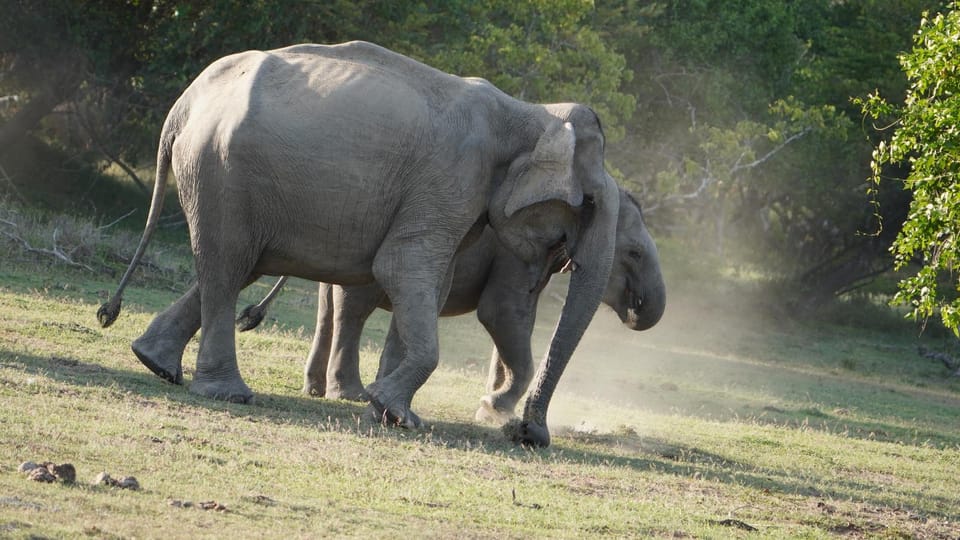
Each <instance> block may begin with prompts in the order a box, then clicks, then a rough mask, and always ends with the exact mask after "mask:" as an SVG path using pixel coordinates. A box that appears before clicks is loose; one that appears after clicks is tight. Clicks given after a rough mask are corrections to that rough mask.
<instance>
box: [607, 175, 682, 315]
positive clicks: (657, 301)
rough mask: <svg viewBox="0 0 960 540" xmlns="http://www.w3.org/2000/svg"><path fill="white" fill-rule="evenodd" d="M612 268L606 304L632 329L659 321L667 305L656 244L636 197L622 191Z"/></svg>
mask: <svg viewBox="0 0 960 540" xmlns="http://www.w3.org/2000/svg"><path fill="white" fill-rule="evenodd" d="M613 260H614V263H613V269H612V270H611V272H610V281H609V282H608V284H607V289H606V291H604V293H603V303H605V304H607V305H608V306H610V307H611V308H613V311H614V312H615V313H616V314H617V316H618V317H620V320H621V321H623V324H624V326H626V327H627V328H629V329H631V330H646V329H648V328H651V327H652V326H653V325H655V324H657V322H659V321H660V317H662V316H663V310H664V308H665V307H666V301H667V295H666V286H665V285H664V283H663V275H662V274H661V273H660V258H659V256H658V254H657V246H656V244H654V242H653V238H652V237H651V236H650V232H649V231H648V230H647V227H646V225H645V224H644V222H643V212H642V211H641V210H640V205H639V204H638V203H637V201H636V200H635V199H634V198H633V197H632V196H630V194H629V193H627V192H626V191H624V190H621V191H620V217H619V219H618V221H617V243H616V247H615V248H614V259H613Z"/></svg>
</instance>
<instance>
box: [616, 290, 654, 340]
mask: <svg viewBox="0 0 960 540" xmlns="http://www.w3.org/2000/svg"><path fill="white" fill-rule="evenodd" d="M624 292H625V294H624V300H625V302H624V303H623V304H621V306H622V308H621V309H622V311H621V310H617V313H618V315H620V320H621V321H622V322H623V325H624V326H626V327H627V328H629V329H631V330H648V329H650V328H652V327H653V326H654V325H655V324H657V322H658V321H659V320H660V312H662V310H659V309H658V308H657V302H656V299H655V298H654V299H648V298H644V295H642V294H639V293H636V292H634V291H633V289H632V288H630V286H629V285H628V286H627V290H626V291H624Z"/></svg>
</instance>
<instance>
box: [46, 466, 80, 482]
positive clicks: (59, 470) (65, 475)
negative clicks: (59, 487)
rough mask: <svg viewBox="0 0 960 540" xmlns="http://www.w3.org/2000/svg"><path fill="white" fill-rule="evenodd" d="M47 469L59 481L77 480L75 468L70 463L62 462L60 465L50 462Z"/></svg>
mask: <svg viewBox="0 0 960 540" xmlns="http://www.w3.org/2000/svg"><path fill="white" fill-rule="evenodd" d="M47 470H48V471H50V473H51V474H53V475H54V476H55V477H57V479H58V480H60V481H61V482H64V483H67V484H72V483H74V482H76V481H77V469H76V468H75V467H74V466H73V464H71V463H64V464H62V465H54V464H53V463H51V464H49V465H47Z"/></svg>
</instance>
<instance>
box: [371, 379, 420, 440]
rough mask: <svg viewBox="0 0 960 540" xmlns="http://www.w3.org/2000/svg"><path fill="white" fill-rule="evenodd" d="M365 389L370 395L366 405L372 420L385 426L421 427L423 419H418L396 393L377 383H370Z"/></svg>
mask: <svg viewBox="0 0 960 540" xmlns="http://www.w3.org/2000/svg"><path fill="white" fill-rule="evenodd" d="M366 391H367V394H369V396H370V406H369V407H367V414H369V415H370V416H371V417H372V418H373V420H374V421H376V422H379V423H381V424H383V425H385V426H387V425H389V426H399V427H402V428H406V429H419V428H421V427H423V421H422V420H420V417H419V416H417V415H416V413H414V412H413V411H411V410H410V406H409V405H408V404H407V402H406V400H404V399H402V398H401V397H400V396H398V395H396V393H391V392H389V391H387V390H386V389H384V388H382V387H381V386H379V385H378V383H372V384H371V385H370V386H368V387H367V390H366Z"/></svg>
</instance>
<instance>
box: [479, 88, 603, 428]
mask: <svg viewBox="0 0 960 540" xmlns="http://www.w3.org/2000/svg"><path fill="white" fill-rule="evenodd" d="M545 110H546V111H547V112H548V113H549V115H548V118H547V120H546V121H545V125H544V129H543V130H542V134H541V135H540V136H539V139H538V140H537V141H536V144H535V146H534V148H533V150H532V151H530V152H529V153H526V154H523V155H521V156H519V157H517V158H516V159H514V160H513V162H512V163H511V164H510V166H509V169H508V170H507V173H506V175H505V179H504V180H503V181H502V182H501V184H500V186H499V187H498V188H497V189H496V191H495V193H494V194H493V198H492V200H491V204H490V207H489V210H488V215H489V219H490V225H491V226H492V227H493V229H494V230H495V231H496V232H497V236H498V238H499V239H500V241H501V242H502V243H503V244H504V245H505V246H507V248H508V249H510V250H511V251H512V252H513V253H514V254H516V255H517V256H518V257H520V258H521V259H523V260H525V261H528V262H533V261H543V260H546V259H547V258H548V253H549V252H550V250H551V248H555V247H556V246H557V245H558V244H560V243H562V244H563V245H565V247H566V249H567V252H568V254H569V256H570V260H571V264H570V267H571V268H572V269H573V273H572V276H571V278H570V286H569V290H568V292H567V298H566V301H565V303H564V306H563V310H562V312H561V315H560V320H559V322H558V323H557V327H556V329H555V330H554V334H553V338H552V339H551V343H550V349H549V352H548V353H547V356H546V358H545V359H544V360H543V362H542V363H541V365H540V369H539V372H538V375H537V377H536V383H535V385H534V386H533V387H532V388H531V391H530V394H529V396H528V398H527V403H526V407H525V410H524V414H523V420H522V421H521V423H520V425H519V426H518V427H516V433H512V436H513V438H514V440H516V441H517V442H520V443H524V444H531V445H535V446H548V445H549V444H550V434H549V431H548V429H547V425H546V416H547V407H548V406H549V404H550V399H551V397H552V395H553V391H554V390H555V389H556V385H557V383H558V382H559V380H560V377H561V375H562V374H563V371H564V369H565V368H566V365H567V362H568V361H569V360H570V357H571V355H572V354H573V351H574V349H575V348H576V347H577V344H578V343H579V342H580V338H581V337H582V336H583V333H584V331H585V330H586V328H587V326H588V325H589V324H590V321H591V320H592V318H593V315H594V313H595V312H596V310H597V307H598V306H599V304H600V301H601V299H602V297H603V292H604V289H605V288H606V286H607V282H608V279H609V277H610V272H611V268H612V266H613V257H614V243H615V241H616V230H617V219H618V215H619V208H620V194H619V188H618V187H617V185H616V183H615V182H614V181H613V179H612V178H611V177H610V176H609V175H608V174H607V173H606V171H605V170H604V165H603V152H604V137H603V130H602V128H601V126H600V121H599V119H598V118H597V116H596V114H595V113H594V112H593V111H592V110H591V109H589V108H588V107H585V106H583V105H576V104H558V105H547V106H546V107H545Z"/></svg>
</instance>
